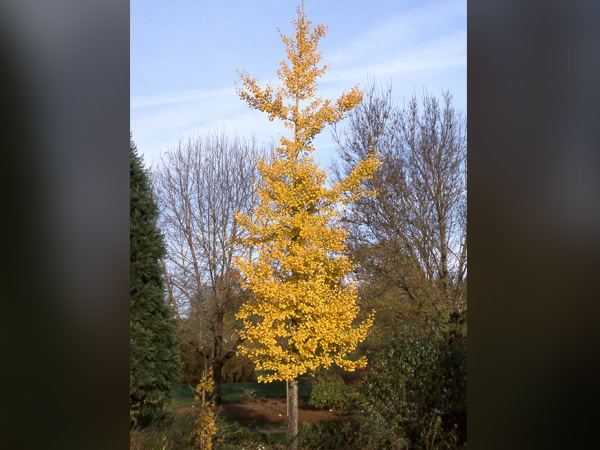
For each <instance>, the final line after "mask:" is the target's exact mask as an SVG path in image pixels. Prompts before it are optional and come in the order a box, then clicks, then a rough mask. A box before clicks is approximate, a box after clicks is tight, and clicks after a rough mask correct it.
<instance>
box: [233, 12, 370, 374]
mask: <svg viewBox="0 0 600 450" xmlns="http://www.w3.org/2000/svg"><path fill="white" fill-rule="evenodd" d="M292 23H293V24H294V28H295V35H294V37H293V38H290V37H286V36H283V35H282V36H281V37H282V40H283V43H284V44H285V47H286V54H287V60H286V61H283V62H282V63H281V67H280V69H279V70H278V71H277V74H278V77H279V79H280V80H281V85H280V86H279V87H273V86H271V85H270V84H268V85H267V86H266V87H261V86H260V84H259V81H258V79H255V78H251V77H250V76H249V75H248V74H247V73H245V72H242V73H240V74H239V77H240V83H239V84H238V89H237V91H238V94H239V96H240V97H241V98H242V99H243V100H245V101H246V102H247V103H248V105H249V106H250V107H251V108H254V109H258V110H260V111H264V112H266V113H267V114H268V116H269V119H270V120H273V119H279V120H283V122H284V124H285V126H286V127H287V128H288V129H289V130H290V131H291V132H293V137H292V138H285V137H282V138H281V140H280V146H279V147H278V148H277V149H276V153H275V154H274V156H273V158H272V159H271V160H269V161H265V160H260V161H258V164H259V170H260V173H261V176H262V177H261V182H260V183H258V184H257V185H256V186H255V189H256V191H257V193H258V196H259V198H260V202H259V204H258V206H257V208H256V210H255V211H254V214H253V217H248V216H245V215H238V216H237V218H238V220H239V222H240V223H241V225H242V226H243V227H244V228H245V229H246V230H247V231H248V237H247V238H246V240H245V242H246V244H247V245H248V246H249V247H250V248H252V251H251V252H248V255H251V256H247V257H244V258H238V259H237V260H236V264H237V266H238V267H239V268H240V270H241V272H242V274H243V275H244V281H243V283H244V285H245V287H246V288H249V289H250V290H251V291H252V292H253V294H254V296H253V298H252V299H251V300H250V301H248V302H247V303H246V304H244V305H243V307H242V308H241V310H240V312H239V314H238V315H237V317H238V318H239V319H240V320H242V321H243V322H244V329H243V331H242V332H241V333H242V336H243V337H244V338H246V339H247V341H248V342H249V345H248V346H247V347H246V348H245V350H244V351H245V352H246V353H247V354H248V356H249V357H250V358H251V359H252V360H253V361H254V362H255V363H256V365H257V369H259V370H265V371H266V373H267V375H264V376H260V377H259V381H265V382H268V381H274V380H295V379H297V377H298V376H300V375H303V374H306V373H314V371H315V370H317V369H318V368H320V367H325V368H327V367H329V366H331V365H332V364H334V363H335V364H337V365H338V366H340V367H343V368H346V369H348V370H353V369H355V368H358V367H362V366H364V364H365V363H366V361H365V360H364V358H361V359H358V360H354V361H353V360H351V359H349V358H348V354H349V353H351V352H352V351H353V350H354V349H355V348H356V345H357V344H358V343H359V342H360V341H362V340H364V339H365V337H366V334H367V331H368V330H369V327H370V326H371V323H372V318H369V319H367V320H366V321H364V322H362V323H360V324H356V323H355V319H356V317H357V315H358V305H357V286H356V284H355V282H354V281H353V280H352V277H351V276H350V273H351V271H352V269H353V267H354V266H353V264H352V262H351V261H350V260H349V258H348V256H347V254H346V252H345V237H346V232H345V231H344V230H343V228H342V227H341V226H340V224H339V222H338V220H337V219H338V214H339V206H340V205H344V204H347V203H348V202H350V201H353V200H355V199H356V198H357V197H358V196H360V195H363V194H369V192H366V191H365V190H364V189H363V188H362V187H361V181H362V180H364V179H366V178H368V177H371V176H372V175H373V173H374V171H375V170H376V169H377V167H378V165H379V161H378V160H377V158H376V156H375V155H371V157H369V158H367V159H365V160H364V161H363V162H362V163H361V164H360V165H358V166H357V167H356V169H355V170H354V172H353V173H352V174H351V175H350V176H349V177H348V178H346V179H345V180H343V181H342V182H339V183H334V184H333V185H332V186H330V187H327V186H326V181H327V180H326V178H327V175H326V172H325V171H324V170H323V169H321V168H320V167H319V165H318V164H317V163H315V161H314V160H313V158H312V157H311V153H312V151H313V150H314V147H313V145H312V142H313V139H314V138H315V136H316V135H317V134H318V133H320V132H321V131H322V130H323V128H324V127H325V126H326V125H329V124H333V123H336V122H338V121H340V120H341V119H342V118H343V117H344V115H345V114H346V113H347V112H348V111H350V110H352V109H353V108H354V107H356V106H357V105H358V104H359V103H360V101H361V99H362V92H361V91H360V90H359V89H358V87H354V88H352V89H351V90H350V91H349V92H346V93H344V94H342V95H341V97H340V98H338V99H337V101H335V102H332V101H330V100H323V99H321V98H320V97H316V96H315V92H316V89H317V83H316V81H317V79H318V78H319V77H320V76H322V75H323V74H324V73H325V71H326V70H327V68H328V66H327V65H325V66H319V62H320V60H321V56H322V55H321V52H320V50H319V48H318V45H317V44H318V41H319V39H320V38H321V37H323V36H324V35H325V33H326V27H325V25H322V24H321V25H318V26H316V27H314V28H312V23H311V22H310V20H308V18H307V17H306V15H305V14H304V10H303V8H302V7H299V8H298V17H297V19H295V20H293V21H292Z"/></svg>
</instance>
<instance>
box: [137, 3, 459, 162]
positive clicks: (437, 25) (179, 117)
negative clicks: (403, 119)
mask: <svg viewBox="0 0 600 450" xmlns="http://www.w3.org/2000/svg"><path fill="white" fill-rule="evenodd" d="M365 25H367V24H365ZM465 25H466V12H465V7H464V0H440V1H435V2H429V3H427V4H425V5H422V4H419V6H417V7H415V8H413V9H411V10H409V11H404V12H402V14H398V15H396V16H393V17H389V18H387V19H385V20H383V21H381V22H379V23H375V24H372V26H371V27H370V28H367V26H366V27H365V28H366V29H365V31H364V32H361V33H357V35H356V36H355V37H354V38H353V39H351V40H347V41H346V42H344V43H342V44H341V45H340V46H339V47H337V48H331V49H330V51H329V53H328V54H327V55H326V56H327V57H326V59H327V61H329V62H331V65H332V66H331V67H332V70H331V71H329V72H327V73H326V75H325V77H324V78H323V79H322V80H321V83H320V85H321V89H320V93H321V95H322V96H323V97H325V98H335V97H337V96H338V95H339V94H340V93H341V92H342V91H343V90H346V89H348V88H350V87H351V86H353V85H355V84H356V83H357V82H359V83H360V84H361V85H363V86H364V84H365V82H366V79H367V77H368V76H374V77H376V78H378V79H380V80H382V81H386V80H394V88H395V89H394V90H395V91H396V87H400V85H402V87H403V88H405V89H408V90H413V89H415V88H420V87H421V85H422V84H427V83H429V86H430V87H431V88H432V89H439V87H440V86H442V85H443V86H444V87H448V85H449V84H452V83H455V84H456V85H458V86H459V87H462V84H461V83H466V62H467V55H466V40H467V36H466V26H465ZM461 67H464V75H462V70H463V69H461ZM259 75H263V76H262V77H261V80H267V78H263V77H264V76H266V75H269V74H259ZM451 77H454V78H455V80H451V79H450V78H451ZM463 80H464V81H463ZM459 90H460V89H459ZM397 94H398V95H399V96H400V98H402V97H403V96H405V95H407V94H408V93H407V92H401V90H400V89H399V90H398V92H397ZM465 96H466V92H465V94H464V95H463V98H460V99H459V100H460V102H461V103H464V105H465V107H466V97H465ZM130 103H131V130H132V132H133V138H134V140H135V142H136V144H137V145H138V147H139V148H140V150H141V151H143V153H144V154H145V155H146V158H147V159H148V160H149V161H148V162H149V163H152V161H154V160H156V159H157V158H158V155H159V154H160V153H161V152H163V151H165V150H167V149H168V148H170V147H173V146H174V145H176V144H177V141H178V139H179V138H180V137H186V136H188V135H190V134H194V133H208V132H212V131H215V130H225V131H226V132H231V133H238V134H239V135H241V136H249V135H251V134H254V135H255V136H256V137H257V138H258V139H259V140H262V141H269V140H270V139H272V138H274V139H275V140H277V138H278V133H285V132H286V130H285V128H284V127H283V125H282V124H281V123H278V122H276V121H275V122H269V121H268V120H266V118H265V116H264V115H263V114H261V113H259V112H256V111H251V110H249V109H248V108H247V106H246V104H245V103H244V102H242V101H241V100H240V99H239V97H238V96H237V95H236V93H235V88H234V86H227V87H222V88H217V89H212V90H201V89H199V90H186V91H177V92H163V93H158V94H156V95H150V96H134V97H132V98H131V99H130ZM326 134H328V133H327V132H326ZM328 140H329V138H328V136H327V139H325V137H321V138H320V139H319V140H318V142H316V143H317V147H318V148H319V147H321V148H325V147H331V144H330V143H329V144H328V143H327V142H326V141H328Z"/></svg>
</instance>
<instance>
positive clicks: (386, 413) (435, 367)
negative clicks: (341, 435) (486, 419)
mask: <svg viewBox="0 0 600 450" xmlns="http://www.w3.org/2000/svg"><path fill="white" fill-rule="evenodd" d="M374 365H375V368H374V370H373V371H372V373H371V376H370V377H369V380H368V382H367V384H366V385H365V386H364V390H363V398H362V401H363V405H362V408H363V409H362V411H364V412H363V413H362V415H361V417H360V420H361V422H362V426H361V428H362V429H363V431H365V432H368V434H369V435H370V436H371V437H372V436H374V435H375V434H377V433H376V432H378V431H379V430H380V431H381V433H382V436H380V437H381V438H382V440H383V441H384V442H387V444H385V445H383V443H382V445H381V446H380V448H404V447H398V446H394V445H392V444H391V442H393V441H394V440H397V441H398V442H400V441H403V442H404V444H403V445H406V446H408V448H414V449H427V448H458V447H460V445H462V443H464V442H466V424H467V395H466V392H467V354H466V347H464V346H462V345H457V344H454V345H448V344H447V343H446V342H445V341H443V340H440V339H438V338H434V337H418V336H415V335H411V334H408V335H405V336H398V337H396V338H394V339H393V340H392V341H391V342H390V344H389V345H388V346H387V347H385V348H384V349H383V350H382V351H381V352H380V353H379V355H378V356H377V358H376V360H375V362H374ZM363 434H364V433H363Z"/></svg>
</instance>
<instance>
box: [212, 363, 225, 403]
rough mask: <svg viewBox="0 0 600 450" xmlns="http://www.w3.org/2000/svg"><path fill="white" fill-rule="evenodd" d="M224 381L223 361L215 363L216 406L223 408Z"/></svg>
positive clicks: (214, 394) (214, 391)
mask: <svg viewBox="0 0 600 450" xmlns="http://www.w3.org/2000/svg"><path fill="white" fill-rule="evenodd" d="M222 381H223V361H220V360H214V361H213V382H214V389H213V398H214V401H215V405H217V406H221V382H222Z"/></svg>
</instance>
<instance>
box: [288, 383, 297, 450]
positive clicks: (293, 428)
mask: <svg viewBox="0 0 600 450" xmlns="http://www.w3.org/2000/svg"><path fill="white" fill-rule="evenodd" d="M287 398H288V411H287V415H288V429H287V450H298V380H297V379H295V380H289V382H288V389H287Z"/></svg>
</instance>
